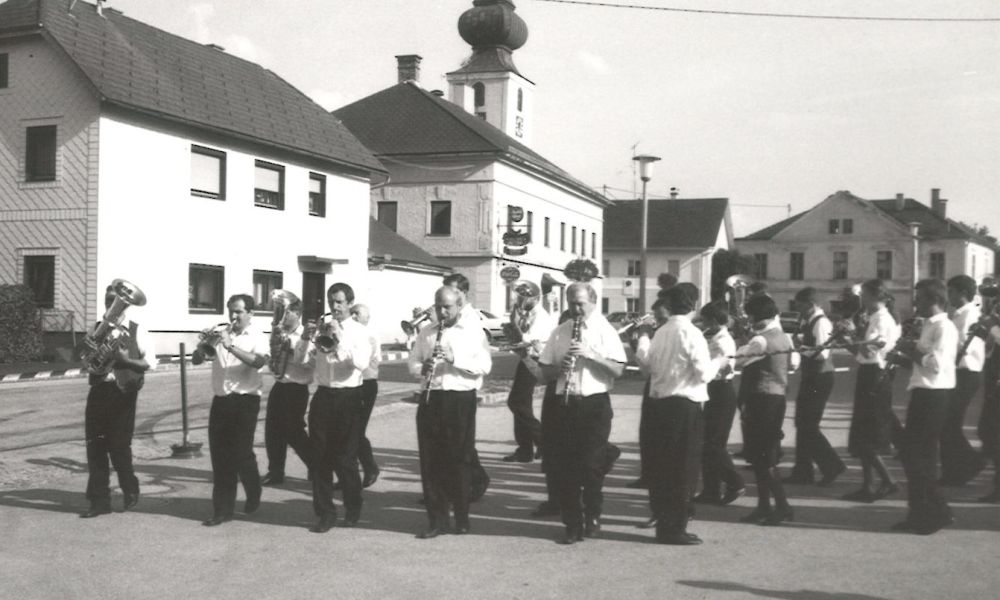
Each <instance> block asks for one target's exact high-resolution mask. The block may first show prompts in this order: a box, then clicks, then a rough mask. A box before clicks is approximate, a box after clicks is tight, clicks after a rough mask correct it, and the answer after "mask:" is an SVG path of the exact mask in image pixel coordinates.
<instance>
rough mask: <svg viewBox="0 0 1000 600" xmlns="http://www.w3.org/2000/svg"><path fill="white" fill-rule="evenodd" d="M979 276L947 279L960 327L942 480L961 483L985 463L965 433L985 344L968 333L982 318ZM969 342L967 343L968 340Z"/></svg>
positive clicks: (943, 438)
mask: <svg viewBox="0 0 1000 600" xmlns="http://www.w3.org/2000/svg"><path fill="white" fill-rule="evenodd" d="M976 288H977V286H976V280H974V279H973V278H971V277H969V276H968V275H956V276H955V277H952V278H951V279H949V280H948V302H949V304H951V306H952V308H953V310H954V312H953V314H952V316H951V321H952V323H954V324H955V328H956V329H957V330H958V352H959V355H958V365H957V369H956V371H955V391H954V392H953V393H952V395H951V400H949V402H948V415H947V417H945V422H944V429H942V430H941V483H942V484H943V485H951V486H961V485H965V483H967V482H969V481H971V480H972V479H974V478H975V477H976V475H978V474H979V472H980V471H982V470H983V469H984V468H985V467H986V461H985V459H984V458H983V456H982V454H980V453H979V452H978V451H976V449H975V448H973V447H972V445H971V444H970V443H969V440H968V439H966V437H965V431H964V429H965V413H966V412H967V411H968V410H969V405H970V404H971V403H972V399H973V398H975V397H976V393H977V392H978V391H979V388H980V386H981V384H982V378H983V373H982V371H983V363H984V362H985V360H986V344H985V341H984V340H983V339H982V338H979V337H976V336H972V337H970V336H969V329H970V328H971V327H972V326H974V325H976V324H977V323H978V322H979V317H980V314H981V313H980V310H979V307H978V306H976V304H975V303H974V302H973V301H972V299H973V298H975V297H976V291H977V289H976ZM966 342H968V344H966Z"/></svg>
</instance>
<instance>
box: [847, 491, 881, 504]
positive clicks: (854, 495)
mask: <svg viewBox="0 0 1000 600" xmlns="http://www.w3.org/2000/svg"><path fill="white" fill-rule="evenodd" d="M840 498H841V500H847V501H848V502H863V503H864V504H871V503H872V502H875V500H877V499H878V498H876V497H875V494H873V493H872V491H871V490H869V489H868V488H861V489H860V490H855V491H853V492H851V493H849V494H844V495H843V496H841V497H840Z"/></svg>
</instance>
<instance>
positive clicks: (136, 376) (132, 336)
mask: <svg viewBox="0 0 1000 600" xmlns="http://www.w3.org/2000/svg"><path fill="white" fill-rule="evenodd" d="M138 331H139V325H138V323H136V322H135V321H130V322H129V326H128V340H127V341H126V343H125V347H126V348H127V349H128V356H129V358H140V357H141V356H142V355H141V354H140V353H139V342H138V341H137V340H136V334H137V332H138ZM154 360H155V359H154ZM114 373H115V383H116V384H117V385H118V389H120V390H121V391H123V392H138V391H139V390H141V389H142V386H143V385H144V384H145V382H146V375H145V373H136V372H135V371H131V370H129V369H114ZM89 380H90V385H97V384H98V383H101V382H102V381H104V376H103V375H91V376H90V377H89Z"/></svg>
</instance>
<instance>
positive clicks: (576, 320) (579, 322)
mask: <svg viewBox="0 0 1000 600" xmlns="http://www.w3.org/2000/svg"><path fill="white" fill-rule="evenodd" d="M582 335H583V315H576V316H575V317H573V337H572V341H574V342H579V341H580V338H581V336H582ZM574 371H576V356H575V355H574V356H571V357H570V362H569V366H567V367H565V368H564V369H563V377H564V378H565V379H566V383H565V384H564V385H563V399H562V403H563V406H566V405H568V404H569V397H570V396H571V395H572V393H571V391H576V390H575V388H576V386H575V385H572V382H573V372H574ZM571 388H574V389H573V390H571Z"/></svg>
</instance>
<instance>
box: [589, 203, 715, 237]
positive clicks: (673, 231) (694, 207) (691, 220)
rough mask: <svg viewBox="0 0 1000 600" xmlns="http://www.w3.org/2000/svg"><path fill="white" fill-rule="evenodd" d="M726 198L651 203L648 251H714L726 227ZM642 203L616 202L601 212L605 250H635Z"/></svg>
mask: <svg viewBox="0 0 1000 600" xmlns="http://www.w3.org/2000/svg"><path fill="white" fill-rule="evenodd" d="M728 212H729V199H728V198H674V199H670V200H650V201H649V220H648V221H647V225H648V229H647V241H646V245H647V247H648V248H663V249H667V248H713V247H714V246H715V243H716V241H717V240H718V239H719V229H720V228H722V227H725V226H726V223H725V219H726V214H727V213H728ZM641 233H642V200H616V201H615V204H614V206H609V207H608V208H606V209H604V247H605V249H607V248H638V247H639V245H640V241H639V240H640V239H641Z"/></svg>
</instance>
